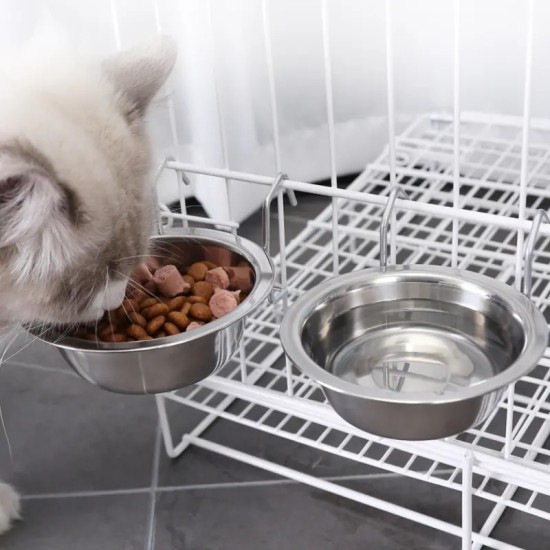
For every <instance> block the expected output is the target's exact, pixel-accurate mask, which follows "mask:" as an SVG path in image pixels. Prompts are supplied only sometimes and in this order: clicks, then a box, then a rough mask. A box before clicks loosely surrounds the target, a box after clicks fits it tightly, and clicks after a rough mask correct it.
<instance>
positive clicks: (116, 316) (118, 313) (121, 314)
mask: <svg viewBox="0 0 550 550" xmlns="http://www.w3.org/2000/svg"><path fill="white" fill-rule="evenodd" d="M110 316H111V319H112V321H113V322H114V323H117V324H118V323H121V322H123V321H124V319H126V312H125V311H124V309H122V306H119V307H117V308H116V309H115V310H114V311H111V312H110Z"/></svg>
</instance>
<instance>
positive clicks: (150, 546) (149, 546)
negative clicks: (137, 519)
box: [145, 421, 162, 550]
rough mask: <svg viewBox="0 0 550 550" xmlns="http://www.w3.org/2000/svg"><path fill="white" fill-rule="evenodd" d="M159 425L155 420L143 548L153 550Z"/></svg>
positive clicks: (159, 444) (158, 459) (159, 438)
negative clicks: (146, 524)
mask: <svg viewBox="0 0 550 550" xmlns="http://www.w3.org/2000/svg"><path fill="white" fill-rule="evenodd" d="M161 435H162V434H161V427H160V421H159V422H157V429H156V432H155V443H154V450H153V468H152V474H151V487H150V489H149V493H150V500H151V502H150V510H149V523H148V528H147V538H146V540H145V550H153V549H154V547H155V527H156V508H157V488H158V482H159V470H160V449H161V444H162V441H161Z"/></svg>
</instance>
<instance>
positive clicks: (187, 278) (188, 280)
mask: <svg viewBox="0 0 550 550" xmlns="http://www.w3.org/2000/svg"><path fill="white" fill-rule="evenodd" d="M183 280H184V281H185V282H186V283H187V284H188V285H189V287H190V288H189V290H188V292H190V291H191V288H193V285H194V284H195V279H193V277H191V275H184V276H183ZM184 294H185V292H184Z"/></svg>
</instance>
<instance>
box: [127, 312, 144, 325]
mask: <svg viewBox="0 0 550 550" xmlns="http://www.w3.org/2000/svg"><path fill="white" fill-rule="evenodd" d="M128 319H130V321H131V322H132V323H133V324H134V325H139V326H140V327H144V326H145V325H146V324H147V320H146V319H145V317H144V316H143V315H142V314H141V313H137V312H136V311H132V313H130V314H129V315H128Z"/></svg>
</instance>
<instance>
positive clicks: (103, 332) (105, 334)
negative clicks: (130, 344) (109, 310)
mask: <svg viewBox="0 0 550 550" xmlns="http://www.w3.org/2000/svg"><path fill="white" fill-rule="evenodd" d="M114 332H115V328H114V327H112V326H111V325H107V326H106V327H105V328H102V329H99V330H98V333H97V334H98V336H99V337H100V338H101V339H102V340H105V339H106V338H110V337H111V336H112V335H113V333H114Z"/></svg>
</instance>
